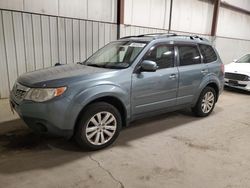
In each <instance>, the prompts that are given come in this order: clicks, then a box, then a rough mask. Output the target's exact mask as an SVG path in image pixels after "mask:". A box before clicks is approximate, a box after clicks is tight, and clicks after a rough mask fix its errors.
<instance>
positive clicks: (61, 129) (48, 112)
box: [9, 93, 74, 138]
mask: <svg viewBox="0 0 250 188" xmlns="http://www.w3.org/2000/svg"><path fill="white" fill-rule="evenodd" d="M9 100H10V105H11V108H12V109H14V110H15V111H16V112H17V114H18V115H19V116H20V118H21V119H23V120H24V122H25V123H26V124H27V125H28V127H30V128H31V129H32V130H34V131H35V132H37V133H40V134H52V135H57V136H62V137H66V138H70V137H71V136H72V134H73V129H74V124H72V122H70V118H68V112H67V107H68V104H69V101H68V99H67V98H66V97H61V99H58V100H57V99H55V100H51V101H47V102H44V103H37V102H32V101H26V100H21V101H20V100H17V99H16V98H15V96H14V95H13V94H12V93H11V94H10V99H9Z"/></svg>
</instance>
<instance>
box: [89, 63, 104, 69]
mask: <svg viewBox="0 0 250 188" xmlns="http://www.w3.org/2000/svg"><path fill="white" fill-rule="evenodd" d="M87 66H91V67H101V68H105V65H99V64H95V63H91V64H87Z"/></svg>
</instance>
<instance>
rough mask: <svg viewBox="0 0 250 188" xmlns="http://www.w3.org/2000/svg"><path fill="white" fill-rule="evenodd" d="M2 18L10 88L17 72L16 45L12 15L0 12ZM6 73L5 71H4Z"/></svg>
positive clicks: (7, 12)
mask: <svg viewBox="0 0 250 188" xmlns="http://www.w3.org/2000/svg"><path fill="white" fill-rule="evenodd" d="M2 16H3V18H2V19H3V30H4V37H5V48H6V59H7V66H8V69H7V70H8V75H9V85H10V88H12V86H13V85H14V83H15V81H16V78H17V76H18V70H17V61H16V60H17V59H16V58H17V57H16V45H15V37H14V28H13V24H12V19H13V17H12V13H11V12H9V11H2ZM5 71H6V70H5Z"/></svg>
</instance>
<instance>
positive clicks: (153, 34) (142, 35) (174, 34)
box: [120, 33, 177, 39]
mask: <svg viewBox="0 0 250 188" xmlns="http://www.w3.org/2000/svg"><path fill="white" fill-rule="evenodd" d="M170 36H177V34H176V33H147V34H141V35H131V36H125V37H122V38H120V39H126V38H131V37H154V38H158V37H170Z"/></svg>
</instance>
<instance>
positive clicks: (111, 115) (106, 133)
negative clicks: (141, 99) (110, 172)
mask: <svg viewBox="0 0 250 188" xmlns="http://www.w3.org/2000/svg"><path fill="white" fill-rule="evenodd" d="M121 127H122V120H121V114H120V113H119V111H118V110H117V109H116V108H115V107H114V106H112V105H110V104H108V103H105V102H96V103H93V104H90V105H89V106H87V107H86V109H85V110H84V112H83V114H82V115H81V117H80V118H79V121H78V122H77V125H76V129H75V135H74V138H75V140H76V142H77V143H78V145H79V146H80V147H82V148H84V149H88V150H99V149H102V148H105V147H107V146H109V145H111V144H112V143H113V142H114V141H115V140H116V138H117V137H118V135H119V133H120V130H121ZM98 135H99V136H98Z"/></svg>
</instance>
